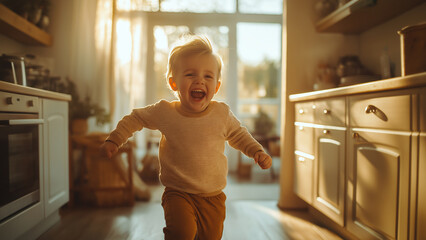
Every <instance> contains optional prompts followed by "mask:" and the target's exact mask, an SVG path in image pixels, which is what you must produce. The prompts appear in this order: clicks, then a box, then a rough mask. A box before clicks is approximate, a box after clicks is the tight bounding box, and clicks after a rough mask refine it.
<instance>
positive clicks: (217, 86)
mask: <svg viewBox="0 0 426 240" xmlns="http://www.w3.org/2000/svg"><path fill="white" fill-rule="evenodd" d="M220 84H222V82H221V81H217V85H216V91H215V92H214V93H215V94H216V93H217V91H219V88H220Z"/></svg>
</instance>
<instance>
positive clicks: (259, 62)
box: [237, 23, 281, 99]
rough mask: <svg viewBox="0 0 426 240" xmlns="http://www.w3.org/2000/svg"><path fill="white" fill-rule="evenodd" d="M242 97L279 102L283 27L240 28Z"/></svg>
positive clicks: (247, 25) (242, 25)
mask: <svg viewBox="0 0 426 240" xmlns="http://www.w3.org/2000/svg"><path fill="white" fill-rule="evenodd" d="M237 51H238V88H239V89H238V97H239V98H243V99H246V98H250V99H260V98H277V97H278V96H279V92H278V91H279V89H278V86H279V80H280V65H281V25H280V24H265V23H239V24H237Z"/></svg>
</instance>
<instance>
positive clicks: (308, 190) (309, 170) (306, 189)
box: [294, 151, 314, 204]
mask: <svg viewBox="0 0 426 240" xmlns="http://www.w3.org/2000/svg"><path fill="white" fill-rule="evenodd" d="M294 157H295V159H294V161H295V162H294V192H295V193H296V195H297V196H299V197H300V198H302V199H303V200H304V201H306V202H307V203H309V204H312V186H313V161H314V157H313V156H310V155H308V154H304V153H303V152H299V151H296V152H295V154H294Z"/></svg>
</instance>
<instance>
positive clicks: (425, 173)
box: [416, 133, 426, 239]
mask: <svg viewBox="0 0 426 240" xmlns="http://www.w3.org/2000/svg"><path fill="white" fill-rule="evenodd" d="M419 143H420V144H419V171H418V173H419V183H418V184H419V185H418V199H417V237H416V239H426V228H425V226H426V204H425V203H426V133H421V134H420V142H419Z"/></svg>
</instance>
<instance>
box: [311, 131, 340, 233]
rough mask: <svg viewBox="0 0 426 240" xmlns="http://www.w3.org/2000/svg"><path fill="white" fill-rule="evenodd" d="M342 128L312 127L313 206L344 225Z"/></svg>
mask: <svg viewBox="0 0 426 240" xmlns="http://www.w3.org/2000/svg"><path fill="white" fill-rule="evenodd" d="M345 136H346V131H345V129H340V130H337V129H334V128H333V127H330V128H327V127H320V128H316V129H315V146H316V151H315V158H316V162H315V166H314V198H313V206H314V207H316V208H317V209H319V210H320V211H321V212H322V213H324V214H325V215H327V216H328V217H329V218H331V219H332V220H334V221H335V222H336V223H338V224H339V225H341V226H343V225H344V206H345V200H344V199H345V147H346V145H345Z"/></svg>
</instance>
